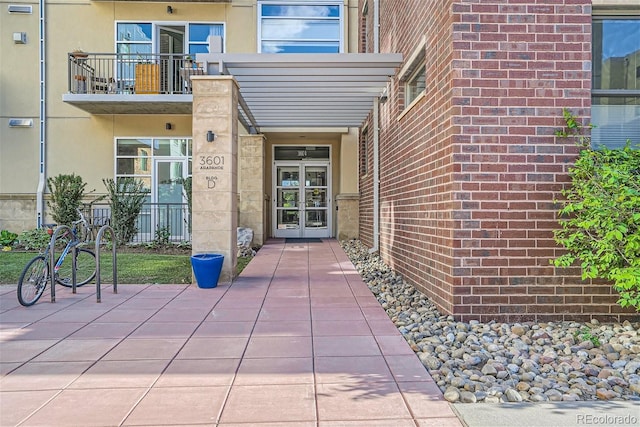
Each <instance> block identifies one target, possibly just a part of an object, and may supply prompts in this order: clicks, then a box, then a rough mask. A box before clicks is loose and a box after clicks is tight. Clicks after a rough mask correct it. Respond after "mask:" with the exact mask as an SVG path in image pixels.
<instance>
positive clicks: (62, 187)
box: [47, 174, 87, 226]
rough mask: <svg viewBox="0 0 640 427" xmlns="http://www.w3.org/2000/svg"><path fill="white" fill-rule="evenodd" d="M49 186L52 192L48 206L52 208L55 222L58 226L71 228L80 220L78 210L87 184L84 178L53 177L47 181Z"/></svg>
mask: <svg viewBox="0 0 640 427" xmlns="http://www.w3.org/2000/svg"><path fill="white" fill-rule="evenodd" d="M47 185H48V187H49V191H50V192H51V199H50V200H49V201H48V202H47V206H49V208H51V216H52V217H53V220H54V221H55V222H57V223H58V224H65V225H68V226H71V223H72V222H73V221H76V220H77V219H78V211H77V209H78V208H79V207H80V204H81V203H82V198H83V197H84V189H85V187H86V186H87V184H86V183H85V182H84V181H83V180H82V177H80V176H78V175H76V174H71V175H58V176H54V177H51V178H49V179H47Z"/></svg>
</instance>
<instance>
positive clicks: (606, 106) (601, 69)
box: [591, 16, 640, 148]
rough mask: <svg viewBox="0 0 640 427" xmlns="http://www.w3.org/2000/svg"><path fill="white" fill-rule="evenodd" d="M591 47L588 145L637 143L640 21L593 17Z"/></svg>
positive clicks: (639, 133) (639, 131) (639, 140)
mask: <svg viewBox="0 0 640 427" xmlns="http://www.w3.org/2000/svg"><path fill="white" fill-rule="evenodd" d="M592 46H593V57H592V63H593V70H592V96H591V104H592V108H591V122H592V123H593V124H594V125H595V126H596V127H595V128H594V129H593V130H592V133H591V136H592V139H591V143H592V145H593V146H594V147H598V146H602V145H605V146H607V147H609V148H618V147H622V146H624V144H625V143H626V140H627V139H630V140H631V142H632V143H640V72H639V71H638V70H639V69H640V18H639V17H637V16H635V17H602V18H598V17H596V18H594V19H593V43H592Z"/></svg>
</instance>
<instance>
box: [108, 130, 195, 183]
mask: <svg viewBox="0 0 640 427" xmlns="http://www.w3.org/2000/svg"><path fill="white" fill-rule="evenodd" d="M163 157H166V158H173V159H175V158H178V159H188V160H191V139H186V138H178V139H151V138H130V139H118V140H117V141H116V174H115V175H116V178H119V177H125V176H131V177H134V178H138V179H140V180H142V181H144V182H145V184H146V186H147V188H148V189H150V188H151V174H152V171H151V167H150V164H151V162H153V160H157V159H160V158H163ZM189 169H191V168H189ZM190 174H191V172H190V171H189V175H190Z"/></svg>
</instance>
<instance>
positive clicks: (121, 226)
mask: <svg viewBox="0 0 640 427" xmlns="http://www.w3.org/2000/svg"><path fill="white" fill-rule="evenodd" d="M102 182H103V183H104V185H105V187H106V188H107V192H108V194H109V195H108V199H109V206H110V207H111V227H112V228H113V231H114V232H115V234H116V240H117V243H118V244H120V245H122V244H126V243H129V242H130V241H131V240H132V239H133V237H134V236H135V235H136V233H137V232H138V229H137V228H136V220H137V218H138V215H140V210H141V209H142V205H143V203H144V199H145V197H146V196H147V194H148V192H149V190H148V189H146V188H145V185H144V182H143V181H141V180H139V179H136V178H131V177H124V178H117V181H114V180H113V179H111V178H108V179H103V180H102Z"/></svg>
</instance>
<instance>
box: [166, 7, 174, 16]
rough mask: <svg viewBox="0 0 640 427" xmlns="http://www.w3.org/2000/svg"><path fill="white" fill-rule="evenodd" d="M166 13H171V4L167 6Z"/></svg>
mask: <svg viewBox="0 0 640 427" xmlns="http://www.w3.org/2000/svg"><path fill="white" fill-rule="evenodd" d="M167 13H168V14H169V15H171V14H172V13H173V8H172V7H171V6H167Z"/></svg>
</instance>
